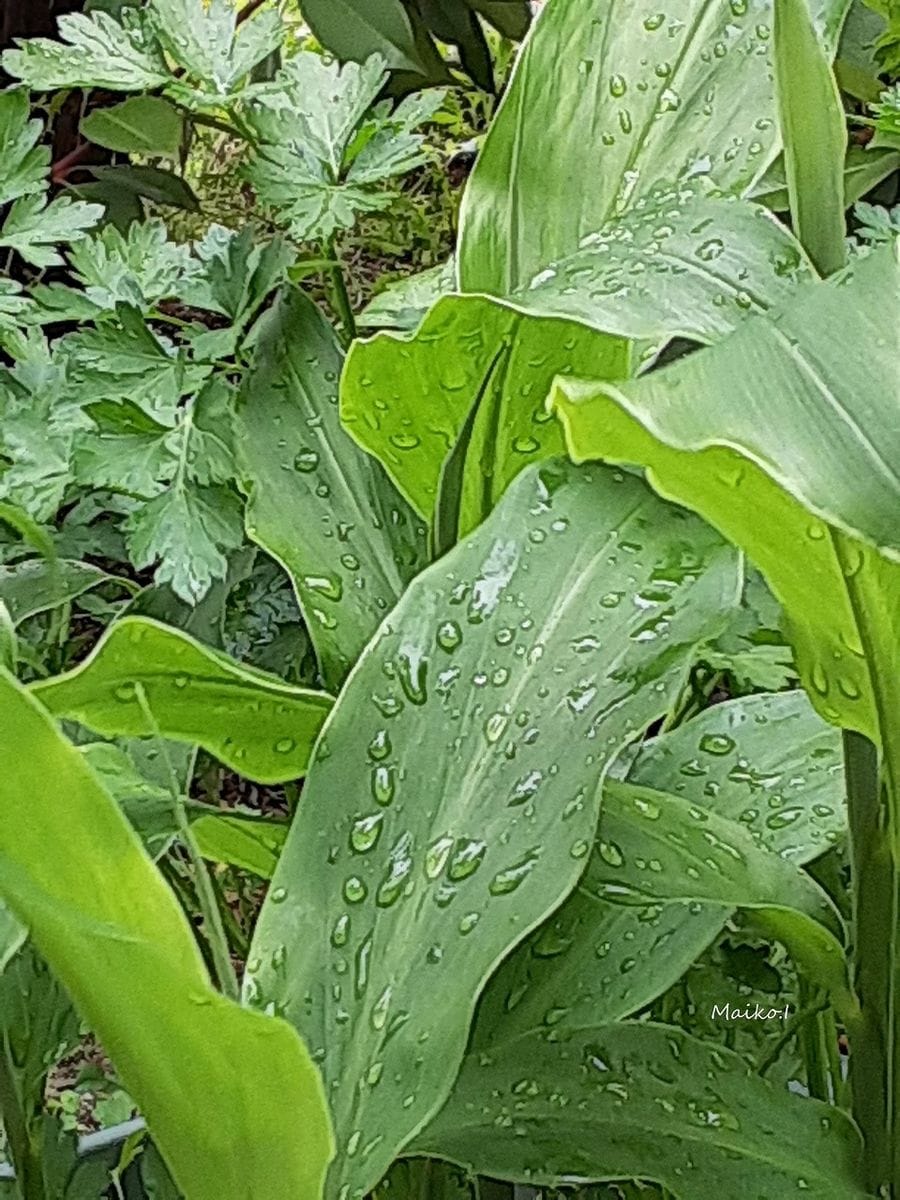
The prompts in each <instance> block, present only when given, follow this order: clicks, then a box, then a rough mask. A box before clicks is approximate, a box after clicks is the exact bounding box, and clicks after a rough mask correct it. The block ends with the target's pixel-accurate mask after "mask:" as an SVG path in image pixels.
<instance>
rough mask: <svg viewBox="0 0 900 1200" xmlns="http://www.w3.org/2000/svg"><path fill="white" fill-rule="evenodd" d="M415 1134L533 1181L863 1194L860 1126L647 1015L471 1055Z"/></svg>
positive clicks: (847, 1197)
mask: <svg viewBox="0 0 900 1200" xmlns="http://www.w3.org/2000/svg"><path fill="white" fill-rule="evenodd" d="M413 1145H414V1146H415V1148H416V1149H417V1150H419V1151H421V1152H423V1153H430V1154H435V1155H440V1156H442V1157H446V1158H448V1159H451V1160H452V1161H454V1162H456V1163H459V1164H460V1165H462V1166H465V1167H467V1168H469V1169H471V1170H476V1171H478V1172H480V1173H482V1174H485V1175H490V1176H494V1177H496V1178H500V1179H527V1180H528V1181H529V1182H531V1183H535V1184H547V1185H553V1184H557V1183H563V1182H568V1181H569V1180H571V1179H577V1180H584V1181H589V1180H604V1179H621V1178H629V1177H633V1176H636V1177H638V1178H641V1179H649V1180H655V1181H656V1182H658V1183H660V1184H662V1185H664V1186H665V1187H666V1188H668V1189H669V1190H670V1191H671V1192H672V1193H673V1194H674V1195H675V1196H677V1197H678V1198H679V1200H711V1198H714V1197H724V1196H728V1197H729V1198H730V1197H732V1196H734V1197H737V1196H748V1197H749V1196H753V1197H758V1198H759V1200H784V1198H785V1197H786V1196H794V1195H802V1196H804V1197H809V1200H864V1196H865V1193H864V1192H863V1190H862V1188H861V1187H860V1186H859V1185H858V1184H857V1183H856V1182H855V1180H856V1178H857V1175H856V1171H857V1164H858V1160H859V1154H860V1142H859V1137H858V1134H857V1133H856V1130H855V1128H854V1126H853V1125H852V1124H851V1122H850V1120H849V1119H848V1118H847V1117H846V1116H845V1115H844V1114H843V1113H842V1112H840V1111H839V1110H838V1109H835V1108H832V1107H830V1106H828V1105H825V1104H821V1103H820V1102H818V1101H816V1100H805V1099H800V1098H799V1097H797V1096H792V1095H790V1093H789V1092H787V1091H786V1090H784V1089H782V1088H778V1087H775V1086H773V1085H772V1084H770V1083H767V1082H766V1081H765V1080H763V1079H760V1078H759V1076H758V1075H756V1074H755V1073H754V1071H753V1069H752V1068H751V1067H749V1066H748V1065H747V1063H746V1062H745V1061H744V1059H743V1058H741V1057H740V1056H738V1055H737V1054H733V1053H732V1052H731V1051H729V1050H725V1049H720V1048H719V1047H715V1046H710V1045H708V1044H707V1043H705V1042H701V1041H698V1040H697V1039H696V1038H692V1037H690V1036H689V1035H688V1034H686V1033H684V1032H683V1031H682V1030H680V1029H675V1028H673V1027H671V1026H667V1025H656V1024H650V1023H640V1024H638V1023H632V1022H627V1021H623V1022H620V1023H619V1024H612V1025H602V1024H597V1025H594V1026H584V1027H581V1028H567V1029H560V1030H557V1031H555V1032H554V1033H553V1034H552V1035H550V1036H547V1035H545V1034H538V1033H534V1034H524V1035H522V1036H521V1037H519V1038H516V1039H514V1040H513V1041H510V1042H506V1043H504V1044H503V1045H502V1046H498V1047H497V1048H496V1050H493V1051H491V1052H490V1053H486V1054H481V1055H478V1056H475V1055H472V1056H471V1057H470V1058H469V1059H467V1061H466V1063H465V1065H464V1066H463V1070H462V1073H461V1075H460V1078H459V1080H458V1081H457V1085H456V1088H455V1089H454V1092H453V1095H452V1097H451V1099H450V1101H449V1102H448V1103H447V1105H446V1107H445V1108H444V1109H443V1111H442V1112H441V1113H440V1114H439V1116H438V1117H437V1118H436V1119H435V1121H433V1122H432V1124H431V1125H430V1126H428V1127H427V1128H426V1129H425V1130H424V1131H423V1132H422V1133H421V1134H420V1135H419V1136H418V1137H417V1138H416V1139H415V1140H414V1143H413Z"/></svg>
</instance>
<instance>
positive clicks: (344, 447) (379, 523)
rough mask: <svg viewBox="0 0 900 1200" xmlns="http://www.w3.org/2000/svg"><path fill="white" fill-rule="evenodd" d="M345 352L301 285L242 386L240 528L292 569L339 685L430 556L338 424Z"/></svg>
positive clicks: (269, 329)
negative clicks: (243, 508)
mask: <svg viewBox="0 0 900 1200" xmlns="http://www.w3.org/2000/svg"><path fill="white" fill-rule="evenodd" d="M342 366H343V358H342V354H341V350H340V347H339V345H338V342H337V339H336V338H335V335H334V333H333V331H332V329H331V328H330V326H329V325H328V323H327V321H326V320H325V318H324V317H323V316H322V314H321V313H320V312H319V310H318V309H317V308H316V307H315V305H314V304H312V303H311V301H309V300H307V299H306V297H305V296H304V295H303V294H302V293H301V292H299V291H291V292H288V293H287V294H286V295H285V296H284V298H283V299H282V300H281V302H280V303H279V305H278V306H277V307H276V309H275V311H274V314H273V315H272V317H271V318H270V320H269V322H268V324H267V326H266V329H265V331H264V332H263V333H262V335H261V337H260V339H259V344H258V350H257V357H256V363H255V367H254V368H253V369H251V371H250V373H249V374H248V376H247V379H246V383H245V386H244V391H243V397H242V403H241V409H240V413H239V417H238V430H239V433H238V438H237V449H238V454H239V457H240V461H241V464H242V474H243V477H244V480H245V482H246V484H247V485H248V487H249V500H248V505H247V529H248V532H249V534H250V536H251V537H252V538H253V540H254V541H256V542H258V543H259V544H260V545H261V546H262V547H263V549H265V550H267V551H268V552H269V553H270V554H271V555H272V556H273V557H274V558H276V559H278V561H279V562H280V563H282V565H283V566H284V567H285V568H286V569H287V571H288V572H289V573H290V575H291V578H292V579H293V581H294V586H295V588H296V590H297V595H298V599H299V601H300V606H301V609H302V610H303V614H304V617H305V618H306V621H307V624H308V626H309V629H310V633H311V635H312V639H313V643H314V645H315V648H316V654H317V656H318V659H319V665H320V670H321V673H322V676H323V678H324V680H325V681H326V685H327V686H329V687H331V688H334V689H337V688H338V687H339V686H340V683H341V681H342V680H343V678H344V676H345V675H346V673H347V671H348V670H349V668H350V666H351V665H352V664H353V662H355V660H356V658H357V656H358V655H359V653H360V651H361V650H362V648H363V646H364V645H365V644H366V642H367V641H368V640H369V638H370V637H371V636H372V634H373V633H374V631H375V629H376V627H377V626H378V624H379V622H380V621H381V620H382V618H383V617H384V615H385V613H387V612H388V610H389V609H391V608H392V607H393V606H394V604H395V603H396V602H397V600H398V598H399V597H400V595H401V594H402V593H403V590H404V588H405V587H406V584H407V582H408V581H409V579H411V578H412V576H413V575H415V573H416V572H417V571H418V570H419V568H420V566H421V565H422V564H423V562H424V559H425V530H424V527H422V526H421V525H420V524H419V523H418V522H417V521H416V519H415V517H414V514H413V513H412V511H411V510H410V509H409V507H408V506H407V504H406V502H405V501H404V500H403V498H402V497H401V496H400V494H399V493H398V492H397V491H396V490H395V488H394V486H393V485H392V484H391V482H390V480H389V479H388V478H387V477H386V475H385V474H384V472H383V470H382V468H381V467H380V465H379V464H378V463H377V462H376V461H375V460H374V459H372V458H371V457H370V456H369V455H367V454H364V453H363V451H362V450H359V449H358V448H357V447H356V446H354V444H353V442H352V440H351V439H350V438H349V436H348V435H347V434H346V433H345V432H344V430H343V429H342V428H341V425H340V418H339V415H338V407H337V387H338V382H337V381H338V377H339V375H340V372H341V368H342Z"/></svg>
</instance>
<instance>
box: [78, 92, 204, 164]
mask: <svg viewBox="0 0 900 1200" xmlns="http://www.w3.org/2000/svg"><path fill="white" fill-rule="evenodd" d="M81 132H82V134H83V136H84V137H86V138H87V139H88V140H89V141H91V142H94V143H95V144H96V145H98V146H105V147H106V149H107V150H118V151H119V152H121V153H123V154H149V155H162V156H163V157H164V158H176V157H177V155H178V152H179V150H180V149H181V144H182V141H183V140H184V118H183V117H182V115H181V113H179V111H178V110H177V109H176V108H174V107H173V106H172V105H171V104H169V102H168V101H167V100H164V99H163V98H162V97H161V96H131V97H130V98H129V99H128V100H123V101H122V103H121V104H112V105H110V106H109V107H108V108H96V109H94V110H93V111H92V112H89V113H88V114H87V116H86V117H84V118H83V119H82V122H81Z"/></svg>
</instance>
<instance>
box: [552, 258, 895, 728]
mask: <svg viewBox="0 0 900 1200" xmlns="http://www.w3.org/2000/svg"><path fill="white" fill-rule="evenodd" d="M896 253H897V252H896V250H895V249H894V248H892V247H885V248H884V249H882V250H878V251H875V252H873V253H872V254H871V255H870V256H869V257H868V258H866V259H864V260H862V261H860V262H858V263H857V264H856V265H855V267H854V271H853V274H852V275H851V276H850V277H847V276H841V277H839V278H838V279H836V280H833V281H829V282H827V283H815V284H807V285H806V286H804V287H803V288H802V289H801V291H800V292H799V293H798V296H797V299H796V300H795V302H794V303H793V304H792V305H790V306H789V307H788V308H786V309H784V310H782V311H781V312H780V313H778V314H776V315H772V316H765V317H759V318H757V319H756V320H754V321H752V322H748V323H746V324H745V325H744V326H742V327H741V328H740V329H739V330H738V331H737V332H736V333H734V334H732V336H731V337H730V338H728V339H727V340H726V341H724V342H721V343H719V344H718V345H716V346H713V347H710V348H709V349H705V350H701V351H699V352H698V353H697V354H694V355H691V356H690V357H689V358H687V359H685V360H684V361H682V362H680V363H675V364H674V365H673V366H671V367H667V368H665V369H664V370H662V371H658V372H654V373H652V374H651V375H648V376H645V377H644V378H643V379H641V380H639V381H635V382H631V383H624V384H621V385H618V386H612V385H608V384H602V383H600V384H596V385H594V384H590V383H577V382H565V381H558V383H557V387H556V392H555V398H556V408H557V411H558V413H559V415H560V416H561V418H562V420H563V424H564V427H565V430H566V438H567V442H568V445H569V449H570V452H571V453H572V454H573V456H574V457H575V458H577V459H584V458H592V457H603V458H606V459H609V460H613V461H626V462H631V463H633V462H639V463H641V464H643V465H646V466H648V467H649V468H650V472H651V478H652V480H653V483H654V486H656V487H658V488H659V489H660V490H661V491H662V492H663V493H664V494H665V495H667V496H671V497H672V498H674V499H678V500H680V501H681V502H683V503H685V504H688V505H689V506H690V507H692V508H694V509H695V510H697V511H699V512H700V513H702V514H703V515H704V516H706V517H707V518H708V519H709V520H711V521H712V522H714V523H715V524H716V526H717V527H718V528H719V529H721V530H722V532H723V533H725V534H726V536H728V537H730V538H732V539H733V540H734V541H736V542H737V543H738V544H740V545H742V546H743V547H744V548H745V549H746V551H747V552H748V554H749V556H750V557H751V558H752V559H754V561H755V562H756V565H757V566H758V567H759V568H760V569H761V570H762V572H763V574H764V575H765V576H766V577H767V580H768V582H769V585H770V586H771V588H772V590H773V592H774V593H775V595H776V597H777V598H778V599H779V600H780V601H781V603H782V604H783V605H784V608H785V611H786V613H787V616H788V620H789V622H790V627H791V635H792V640H793V642H794V645H795V650H796V653H797V665H798V668H799V670H800V673H801V677H802V678H803V680H804V683H805V684H806V685H807V687H808V690H809V693H810V696H811V698H812V700H813V703H814V704H815V705H816V707H817V708H818V710H819V712H820V713H821V714H822V715H823V716H824V717H825V718H826V720H830V721H839V722H840V723H841V724H842V725H844V726H845V727H848V728H851V729H856V730H859V731H860V732H862V733H866V734H868V735H870V736H871V737H872V738H873V739H874V740H875V741H876V742H878V741H880V740H881V738H882V735H881V732H880V724H881V722H882V720H883V716H884V714H885V713H890V712H891V711H892V710H893V708H894V705H893V702H892V701H891V700H889V699H888V696H889V694H890V691H888V693H887V694H883V695H881V696H880V698H879V699H877V700H876V698H875V695H874V693H873V688H874V689H879V688H885V687H886V688H888V689H890V688H891V687H896V681H897V680H898V679H900V672H898V671H897V669H896V662H897V658H896V655H897V649H896V648H897V646H898V644H900V638H898V633H900V605H897V603H896V596H897V589H898V586H900V585H898V566H897V563H898V561H900V537H898V524H897V512H898V510H900V473H898V468H897V464H898V463H900V426H898V423H897V421H896V339H895V338H892V337H891V336H889V335H888V333H887V332H886V330H885V328H884V323H883V318H882V314H883V313H884V312H886V311H891V310H892V309H893V307H894V306H895V304H896V298H897V295H898V288H900V269H898V263H897V258H896ZM847 345H852V346H853V347H854V350H855V352H854V354H853V355H852V357H848V355H847V354H846V353H845V347H846V346H847ZM800 547H802V553H801V552H800V549H799V548H800ZM892 597H894V599H893V600H892ZM866 608H868V609H869V610H870V611H868V612H865V611H864V609H866ZM867 658H868V660H869V661H868V662H867ZM873 659H874V660H876V661H878V662H880V663H882V664H883V667H884V678H883V679H880V680H878V681H873V679H872V677H871V676H870V669H871V668H870V665H869V663H870V662H871V661H872V660H873ZM879 673H880V672H879ZM891 680H893V681H894V682H893V684H892V683H891V682H890V681H891ZM888 741H889V743H890V739H888Z"/></svg>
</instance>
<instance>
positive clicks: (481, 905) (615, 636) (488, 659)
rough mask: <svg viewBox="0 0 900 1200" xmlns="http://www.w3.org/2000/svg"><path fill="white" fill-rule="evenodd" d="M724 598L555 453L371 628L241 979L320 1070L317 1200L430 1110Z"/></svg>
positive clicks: (637, 510) (657, 534)
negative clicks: (329, 1163) (328, 1134)
mask: <svg viewBox="0 0 900 1200" xmlns="http://www.w3.org/2000/svg"><path fill="white" fill-rule="evenodd" d="M651 592H652V594H653V596H655V597H656V599H646V600H641V599H640V597H641V596H645V595H647V596H649V595H650V593H651ZM635 597H638V599H635ZM663 597H665V598H663ZM736 599H737V579H736V575H735V560H734V558H733V556H732V553H731V552H730V550H728V549H727V548H726V547H725V546H724V545H723V544H721V543H720V542H719V541H718V539H717V538H716V537H715V536H714V535H713V534H712V533H711V531H709V530H708V529H707V528H706V527H705V526H703V525H702V524H700V523H697V522H696V521H694V520H692V519H688V518H686V517H685V515H684V514H683V513H682V512H680V511H679V510H676V509H672V508H669V507H667V506H665V505H662V504H660V503H659V502H658V501H657V500H656V498H655V497H654V496H653V494H652V493H651V492H650V491H649V490H648V489H647V488H646V487H645V485H644V484H643V483H642V482H641V481H640V480H638V479H636V478H634V477H632V476H628V475H623V474H619V473H617V472H611V471H607V470H604V469H600V470H588V471H586V472H585V471H579V470H577V469H575V468H572V467H571V466H570V465H567V464H565V463H564V462H561V461H558V460H556V461H552V462H549V463H547V464H545V465H543V466H542V467H536V468H532V469H530V470H528V471H527V472H525V473H523V474H522V475H521V476H519V478H518V479H517V480H516V481H515V482H514V483H513V485H512V487H511V488H510V490H509V491H508V492H507V494H506V496H505V497H504V499H503V501H502V502H501V503H500V505H499V506H498V508H497V509H496V510H495V512H494V513H493V514H492V516H491V517H490V518H489V519H488V520H487V521H486V522H485V523H484V524H483V525H482V526H480V527H479V529H478V530H476V532H475V533H474V534H472V535H470V537H469V538H468V539H466V540H465V541H464V542H462V543H460V545H458V546H457V547H456V548H455V549H454V550H453V551H451V552H450V554H448V555H447V556H446V557H445V558H444V559H442V560H440V561H439V562H438V563H436V564H435V565H434V566H432V567H430V568H429V569H428V570H427V571H425V572H424V573H423V574H422V575H421V576H419V577H418V579H416V580H415V581H414V583H413V584H412V585H411V587H410V589H409V591H408V592H407V593H406V595H405V596H404V597H403V599H402V600H401V602H400V604H399V605H398V607H397V608H396V609H395V610H394V612H393V613H392V614H391V615H390V616H389V617H388V618H387V620H386V621H385V623H384V624H383V625H382V627H381V629H380V630H379V632H378V634H377V635H376V637H375V639H374V641H373V642H372V643H371V645H370V646H369V648H368V649H367V651H366V653H365V654H364V656H363V658H362V659H361V661H360V663H359V665H358V667H357V668H356V670H355V672H354V673H353V675H352V676H351V678H350V680H349V681H348V683H347V685H346V687H345V689H344V691H343V693H342V696H341V701H340V703H339V704H338V706H337V707H336V709H335V712H334V715H333V717H332V719H331V720H330V722H329V723H328V725H327V726H326V728H325V729H324V730H323V734H322V738H321V739H320V742H319V745H318V750H317V754H316V759H315V761H314V763H313V765H312V768H311V771H310V774H309V778H308V781H307V785H306V789H305V792H304V797H303V804H302V805H301V806H300V807H299V809H298V811H297V815H296V816H295V818H294V822H293V824H292V827H291V832H290V834H289V837H288V841H287V844H286V846H285V849H284V852H283V854H282V857H281V860H280V863H279V867H278V870H277V872H276V875H275V878H274V879H273V887H272V889H271V891H270V892H269V895H268V899H267V901H266V904H265V907H264V910H263V913H262V915H261V917H260V922H259V925H258V926H257V931H256V935H255V938H254V943H253V947H252V950H251V965H252V966H253V968H254V969H253V970H252V971H250V972H249V977H248V980H247V982H246V985H245V986H246V995H247V998H248V1000H250V1001H251V1002H252V1003H254V1004H256V1005H258V1006H261V1007H266V1006H267V1005H269V1004H274V1005H275V1006H276V1011H278V1012H281V1013H283V1014H284V1015H285V1016H287V1017H288V1019H289V1020H291V1021H292V1022H294V1023H295V1024H296V1025H297V1027H298V1028H299V1029H300V1030H301V1031H302V1032H303V1035H304V1037H306V1038H307V1039H308V1040H309V1044H310V1045H311V1047H312V1048H313V1051H314V1052H315V1053H317V1054H318V1055H319V1057H320V1059H321V1061H322V1070H323V1073H324V1075H325V1079H326V1086H327V1088H328V1094H329V1100H330V1103H331V1106H332V1112H333V1115H334V1120H335V1125H336V1128H337V1136H338V1141H339V1146H340V1151H339V1154H338V1159H337V1162H336V1164H335V1167H334V1170H333V1175H332V1180H331V1187H332V1193H333V1194H334V1195H335V1196H337V1195H339V1194H341V1190H342V1188H345V1187H346V1188H347V1189H348V1194H349V1195H350V1196H352V1197H357V1198H358V1197H361V1196H362V1195H363V1194H364V1192H365V1191H366V1190H368V1189H370V1188H371V1187H372V1186H374V1184H375V1183H376V1182H377V1181H378V1179H379V1178H380V1177H381V1175H382V1174H383V1173H384V1171H385V1170H386V1169H387V1167H388V1165H389V1164H390V1162H391V1160H392V1158H393V1157H394V1156H395V1155H396V1154H397V1152H398V1151H399V1150H400V1149H401V1147H402V1146H403V1145H404V1143H405V1142H406V1141H407V1139H408V1138H409V1137H410V1135H411V1134H413V1133H414V1132H415V1130H416V1129H417V1128H419V1127H420V1126H421V1124H422V1122H423V1121H424V1120H426V1119H427V1117H428V1115H430V1114H431V1113H433V1112H434V1111H435V1109H436V1108H437V1107H438V1106H439V1105H440V1103H441V1102H442V1101H443V1099H444V1098H445V1096H446V1094H447V1091H448V1090H449V1088H450V1086H451V1083H452V1080H453V1076H454V1073H455V1070H456V1066H457V1064H458V1063H459V1061H460V1058H461V1056H462V1053H463V1049H464V1046H465V1042H466V1038H467V1034H468V1027H469V1021H470V1018H471V1014H472V1008H473V1005H474V998H475V996H476V995H477V993H478V991H479V990H480V987H481V985H482V983H483V982H484V981H485V979H486V978H487V976H488V975H489V974H490V972H491V971H492V970H493V968H494V967H495V966H496V964H497V962H498V961H499V959H500V958H501V957H502V955H503V954H504V953H505V952H506V951H507V950H508V949H509V947H510V946H511V945H512V944H514V943H515V942H516V941H517V940H519V939H520V938H521V937H522V936H523V935H524V934H525V933H527V932H528V930H529V929H530V928H533V927H534V926H535V925H537V923H538V922H539V921H540V920H542V919H543V918H544V917H545V916H546V915H547V914H548V912H549V911H550V910H552V909H553V908H554V907H555V906H556V905H557V904H558V903H559V901H560V900H561V899H562V898H563V897H564V896H565V894H566V893H567V891H569V890H570V889H571V887H572V886H573V885H574V883H575V881H576V879H577V878H578V876H579V875H580V873H581V871H582V870H583V868H584V864H585V860H586V857H587V855H588V853H589V850H590V843H591V840H592V838H593V836H594V828H595V823H596V818H597V809H598V801H599V795H598V792H599V786H600V784H601V781H602V778H603V775H604V772H605V770H606V768H607V766H608V764H609V762H610V759H611V757H612V756H613V755H614V754H615V753H616V752H617V751H618V749H619V748H620V747H621V746H622V745H623V744H624V743H625V742H627V741H628V740H630V739H631V738H633V737H634V736H635V735H636V734H637V733H638V732H639V731H640V730H641V729H643V728H644V727H646V726H647V725H648V724H649V723H650V722H651V721H652V720H653V719H654V718H655V717H657V716H658V715H659V714H661V713H662V712H664V711H665V710H666V708H667V706H668V704H669V703H671V701H672V699H673V697H674V696H675V694H676V693H677V691H678V689H679V687H680V686H681V682H682V680H683V677H684V672H685V670H686V668H687V666H688V664H689V663H690V661H691V659H692V657H693V655H694V653H695V650H696V647H697V644H698V643H699V642H702V641H703V640H704V639H705V638H706V637H708V636H710V635H711V634H712V633H713V632H714V631H715V629H716V628H717V627H718V626H719V625H720V624H721V622H722V620H723V619H724V618H725V617H726V614H727V611H728V609H729V607H730V606H731V605H732V604H733V603H734V602H735V601H736ZM436 996H440V998H441V1002H440V1004H439V1005H436V1004H435V997H436Z"/></svg>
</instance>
